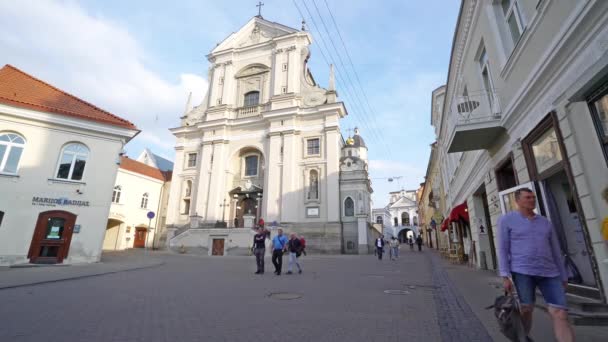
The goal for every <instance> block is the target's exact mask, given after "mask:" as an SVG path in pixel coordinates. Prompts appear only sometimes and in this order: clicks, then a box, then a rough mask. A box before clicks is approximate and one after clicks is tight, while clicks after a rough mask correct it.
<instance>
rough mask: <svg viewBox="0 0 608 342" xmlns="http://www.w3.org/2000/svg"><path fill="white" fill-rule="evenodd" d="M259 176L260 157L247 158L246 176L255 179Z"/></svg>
mask: <svg viewBox="0 0 608 342" xmlns="http://www.w3.org/2000/svg"><path fill="white" fill-rule="evenodd" d="M257 175H258V156H247V157H245V176H246V177H254V176H257Z"/></svg>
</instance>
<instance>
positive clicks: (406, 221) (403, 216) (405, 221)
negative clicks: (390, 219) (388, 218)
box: [401, 213, 410, 226]
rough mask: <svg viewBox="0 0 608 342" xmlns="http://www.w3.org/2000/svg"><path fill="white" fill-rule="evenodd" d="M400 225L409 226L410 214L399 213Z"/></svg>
mask: <svg viewBox="0 0 608 342" xmlns="http://www.w3.org/2000/svg"><path fill="white" fill-rule="evenodd" d="M401 225H402V226H409V225H410V214H408V213H401Z"/></svg>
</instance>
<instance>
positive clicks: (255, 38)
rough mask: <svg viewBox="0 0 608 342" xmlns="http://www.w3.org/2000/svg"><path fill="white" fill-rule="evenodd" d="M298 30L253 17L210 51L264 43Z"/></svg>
mask: <svg viewBox="0 0 608 342" xmlns="http://www.w3.org/2000/svg"><path fill="white" fill-rule="evenodd" d="M295 32H298V30H296V29H293V28H291V27H287V26H285V25H281V24H279V23H275V22H271V21H268V20H265V19H263V18H259V17H253V18H251V20H249V21H248V22H247V24H245V25H244V26H243V27H241V28H240V29H239V30H238V31H236V32H234V33H232V34H231V35H229V36H228V37H227V38H226V39H224V41H223V42H221V43H220V44H219V45H218V46H216V47H215V48H214V49H213V50H212V51H211V53H214V52H218V51H223V50H229V49H237V48H243V47H246V46H250V45H255V44H259V43H264V42H267V41H269V40H272V39H274V38H276V37H280V36H284V35H287V34H291V33H295Z"/></svg>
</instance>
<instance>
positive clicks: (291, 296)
mask: <svg viewBox="0 0 608 342" xmlns="http://www.w3.org/2000/svg"><path fill="white" fill-rule="evenodd" d="M268 297H270V298H272V299H278V300H292V299H299V298H302V295H301V294H299V293H289V292H276V293H271V294H269V295H268Z"/></svg>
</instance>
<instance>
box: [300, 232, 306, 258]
mask: <svg viewBox="0 0 608 342" xmlns="http://www.w3.org/2000/svg"><path fill="white" fill-rule="evenodd" d="M300 244H301V245H302V247H301V249H302V251H301V253H300V254H304V255H306V239H304V237H303V236H302V235H300ZM299 256H300V255H298V257H299Z"/></svg>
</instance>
